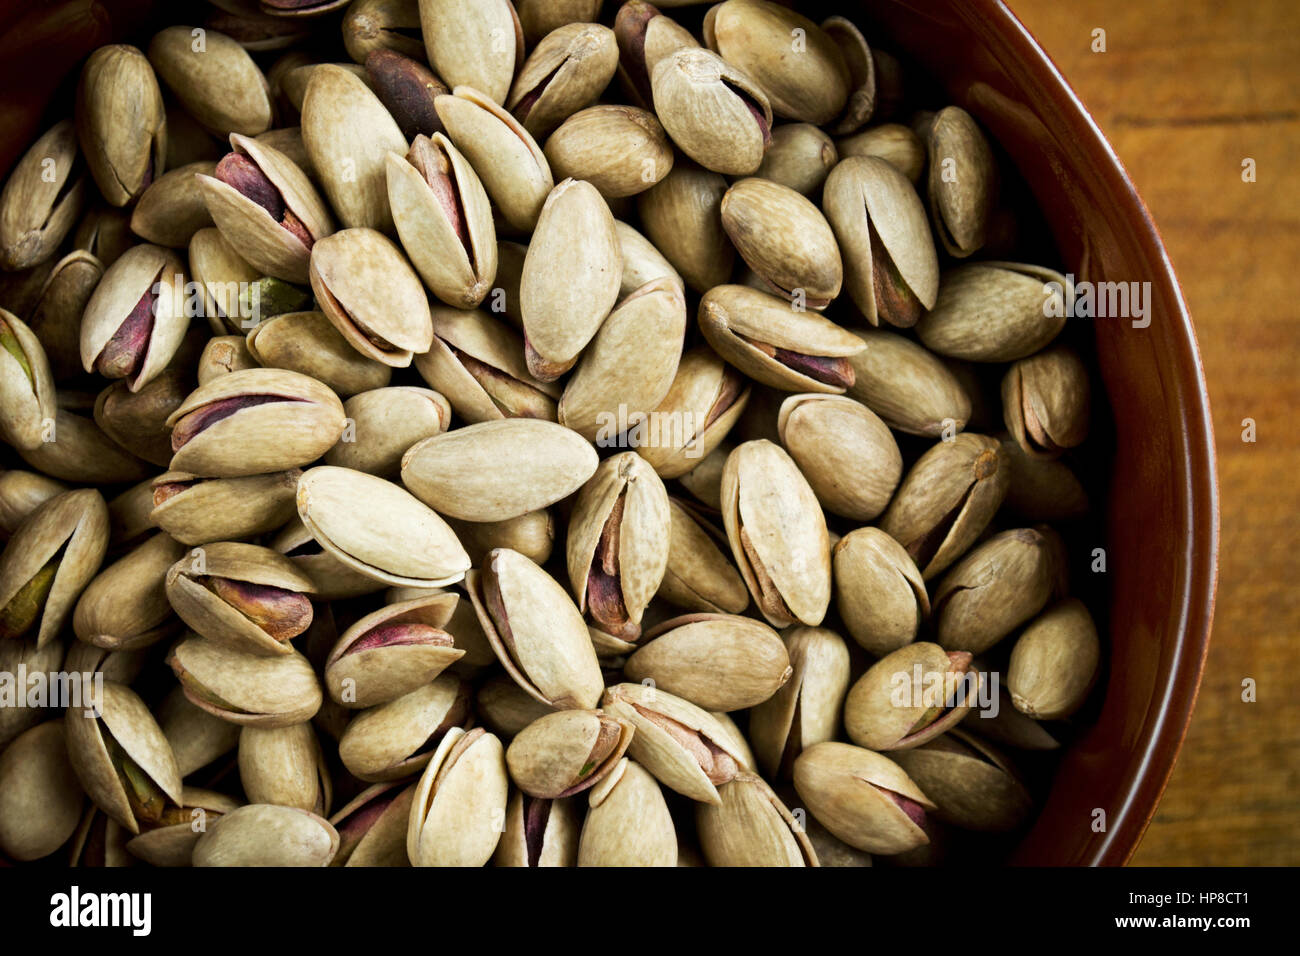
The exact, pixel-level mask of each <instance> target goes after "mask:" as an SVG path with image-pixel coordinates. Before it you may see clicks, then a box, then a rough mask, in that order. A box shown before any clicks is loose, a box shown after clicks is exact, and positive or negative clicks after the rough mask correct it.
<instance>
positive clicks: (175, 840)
mask: <svg viewBox="0 0 1300 956" xmlns="http://www.w3.org/2000/svg"><path fill="white" fill-rule="evenodd" d="M239 806H240V802H239V801H238V800H235V799H233V798H231V797H228V796H226V795H225V794H224V793H217V792H216V791H214V790H205V789H203V788H201V787H184V788H183V789H182V790H181V802H180V805H179V806H177V807H171V808H169V809H168V811H167V813H166V814H165V815H164V816H163V822H162V824H161V825H160V826H158V827H155V828H154V829H152V830H146V831H144V832H143V833H140V834H139V835H137V836H135V837H132V838H131V839H130V840H129V841H128V842H127V844H126V849H127V851H128V852H129V853H130V854H131V855H132V856H134V857H136V858H137V859H140V860H143V861H144V862H145V863H148V864H149V865H150V866H165V867H183V866H189V865H190V863H191V860H192V858H193V855H194V844H196V843H198V842H199V837H200V836H202V835H203V834H204V833H206V832H207V828H208V824H209V823H210V822H212V823H215V822H216V821H217V820H219V819H220V818H221V817H222V816H223V815H224V814H227V813H230V812H231V811H232V810H235V809H236V808H237V807H239Z"/></svg>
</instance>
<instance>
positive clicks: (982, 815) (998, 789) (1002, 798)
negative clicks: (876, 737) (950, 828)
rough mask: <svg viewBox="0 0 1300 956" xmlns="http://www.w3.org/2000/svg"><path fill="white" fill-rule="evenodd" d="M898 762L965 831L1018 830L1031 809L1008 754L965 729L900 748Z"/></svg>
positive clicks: (941, 815)
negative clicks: (911, 747) (901, 749)
mask: <svg viewBox="0 0 1300 956" xmlns="http://www.w3.org/2000/svg"><path fill="white" fill-rule="evenodd" d="M894 760H896V761H897V762H898V765H899V766H900V767H902V768H903V769H904V770H905V771H907V775H908V776H909V777H911V778H912V779H913V780H915V781H916V784H917V786H919V787H923V788H924V789H925V793H926V796H928V797H929V798H930V799H931V800H933V801H934V804H935V811H934V815H935V816H936V817H937V818H938V819H940V820H942V821H944V822H946V823H951V824H953V825H954V826H959V827H961V828H962V829H964V830H978V831H983V832H990V831H991V832H995V833H1003V832H1006V831H1008V830H1014V829H1015V828H1016V827H1018V826H1019V825H1020V824H1021V823H1022V822H1023V821H1024V820H1025V818H1026V817H1027V816H1028V815H1029V813H1030V811H1032V809H1033V800H1032V799H1031V798H1030V796H1029V791H1028V790H1026V789H1025V786H1024V784H1022V783H1021V782H1020V780H1019V779H1018V778H1017V777H1016V775H1015V773H1014V772H1013V771H1012V769H1011V766H1010V764H1009V763H1008V762H1007V760H1006V758H1005V757H1004V756H1003V755H1002V754H1000V753H999V752H998V751H997V750H995V749H994V748H993V747H991V746H990V745H988V744H986V743H984V742H982V741H981V740H979V738H977V737H975V736H974V735H972V734H967V733H965V732H963V731H961V730H952V731H950V732H949V733H946V734H944V735H943V736H942V737H937V738H935V739H934V740H932V741H930V742H929V743H928V744H923V745H921V746H920V747H917V748H916V749H915V750H905V751H901V752H900V753H898V754H897V755H896V756H895V757H894Z"/></svg>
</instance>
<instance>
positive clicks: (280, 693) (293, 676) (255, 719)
mask: <svg viewBox="0 0 1300 956" xmlns="http://www.w3.org/2000/svg"><path fill="white" fill-rule="evenodd" d="M167 664H168V666H170V667H171V669H172V671H173V673H175V674H176V677H177V679H178V680H179V681H180V682H181V686H182V687H183V688H185V696H186V697H188V698H189V699H190V702H191V703H193V704H195V705H197V706H198V707H200V708H201V709H203V710H206V711H207V712H208V713H210V714H213V715H214V716H217V717H220V718H221V719H222V720H226V721H229V722H230V723H232V724H240V725H241V726H245V727H288V726H289V725H291V724H300V723H302V722H303V721H304V720H310V719H311V717H312V715H314V714H315V713H316V711H318V710H319V709H320V705H321V699H322V698H321V689H320V684H319V683H317V681H316V674H315V672H314V671H313V670H312V666H311V664H310V663H308V661H307V658H305V657H303V656H302V655H301V654H299V653H297V652H291V653H289V654H283V655H277V656H275V657H255V656H254V655H252V654H245V653H243V652H241V651H237V650H234V649H233V648H231V647H229V646H227V645H224V644H218V643H216V642H215V641H209V640H205V639H204V638H201V637H187V638H186V639H185V640H183V641H182V642H181V643H180V644H178V645H177V646H176V647H174V648H173V649H172V651H171V653H170V654H169V655H168V656H167Z"/></svg>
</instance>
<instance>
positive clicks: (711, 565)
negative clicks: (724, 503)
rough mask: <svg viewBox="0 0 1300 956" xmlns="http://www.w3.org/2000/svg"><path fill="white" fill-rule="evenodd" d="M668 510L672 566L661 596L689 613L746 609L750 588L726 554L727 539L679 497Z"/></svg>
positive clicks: (738, 611)
mask: <svg viewBox="0 0 1300 956" xmlns="http://www.w3.org/2000/svg"><path fill="white" fill-rule="evenodd" d="M668 510H669V518H670V521H671V524H670V527H669V536H668V564H667V565H666V566H665V567H664V578H663V581H662V582H661V583H660V585H659V591H658V597H661V598H663V599H664V600H665V601H667V602H668V603H670V604H674V605H676V606H677V607H680V608H683V609H685V610H688V611H702V612H712V613H718V614H739V613H740V612H741V611H743V610H745V608H746V607H748V606H749V589H748V588H746V587H745V579H744V578H742V577H741V576H740V572H739V571H737V570H736V566H735V565H734V564H732V562H731V559H730V558H729V557H728V555H727V553H726V552H727V551H728V550H729V548H728V545H727V540H726V536H725V535H724V534H723V533H722V531H721V530H720V529H718V528H716V527H713V526H712V525H710V524H707V523H706V522H705V521H704V520H703V519H702V518H701V517H700V516H699V515H698V514H697V513H696V511H695V509H694V508H693V507H688V506H686V505H684V504H682V503H681V502H679V501H678V500H677V499H675V498H669V499H668Z"/></svg>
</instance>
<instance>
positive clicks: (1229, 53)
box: [1009, 0, 1300, 866]
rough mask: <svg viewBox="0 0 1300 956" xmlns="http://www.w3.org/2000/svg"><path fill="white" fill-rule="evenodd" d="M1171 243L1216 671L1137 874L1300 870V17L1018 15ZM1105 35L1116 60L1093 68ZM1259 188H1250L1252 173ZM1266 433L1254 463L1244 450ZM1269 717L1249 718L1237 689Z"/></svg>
mask: <svg viewBox="0 0 1300 956" xmlns="http://www.w3.org/2000/svg"><path fill="white" fill-rule="evenodd" d="M1009 5H1010V6H1011V7H1012V9H1014V10H1015V12H1016V14H1017V15H1018V16H1019V17H1020V18H1021V20H1022V21H1023V22H1024V23H1025V25H1026V26H1027V27H1028V28H1029V29H1030V31H1031V32H1032V33H1033V34H1034V35H1035V36H1036V37H1037V38H1038V39H1039V42H1040V43H1041V44H1042V45H1043V47H1044V48H1045V49H1046V50H1047V51H1048V53H1049V54H1051V56H1052V57H1053V58H1054V59H1055V60H1056V62H1057V64H1058V65H1059V66H1060V67H1061V71H1062V72H1063V73H1064V74H1065V76H1066V78H1067V79H1068V80H1069V81H1070V83H1071V84H1072V85H1073V86H1074V88H1075V90H1076V91H1077V92H1078V93H1079V95H1080V96H1081V97H1082V99H1083V100H1084V102H1085V103H1086V104H1087V105H1088V107H1089V109H1090V110H1091V111H1092V113H1093V115H1094V116H1095V117H1096V119H1097V121H1098V123H1099V124H1100V125H1101V127H1102V129H1103V130H1105V132H1106V134H1107V135H1108V136H1109V138H1110V141H1111V142H1112V143H1113V144H1114V146H1115V149H1116V151H1117V152H1118V154H1119V156H1120V158H1121V159H1122V160H1123V162H1124V164H1125V166H1127V168H1128V170H1129V173H1130V174H1131V176H1132V178H1133V181H1134V182H1135V184H1136V185H1137V188H1138V192H1139V193H1140V194H1141V195H1142V196H1143V198H1144V199H1145V200H1146V203H1147V205H1148V207H1149V208H1150V210H1151V212H1152V214H1153V216H1154V217H1155V220H1156V223H1157V224H1158V225H1159V227H1160V231H1161V234H1162V235H1163V236H1164V240H1165V244H1166V246H1167V247H1168V250H1169V253H1170V256H1171V257H1172V259H1173V262H1174V266H1175V269H1176V271H1177V274H1178V276H1179V278H1180V280H1181V282H1182V287H1183V292H1184V294H1185V296H1186V298H1187V302H1188V305H1189V307H1190V309H1191V313H1192V316H1193V318H1194V320H1195V323H1196V330H1197V336H1198V338H1199V340H1200V346H1201V353H1202V355H1203V357H1204V361H1205V374H1206V378H1207V380H1208V383H1209V391H1210V401H1211V406H1212V409H1213V414H1214V431H1215V437H1216V442H1217V445H1218V452H1219V480H1220V493H1221V496H1222V525H1223V533H1222V550H1221V555H1220V577H1219V596H1218V604H1217V608H1216V612H1215V622H1214V631H1213V637H1212V640H1211V645H1210V654H1209V660H1208V662H1207V664H1206V668H1205V677H1204V681H1203V682H1202V685H1201V693H1200V699H1199V701H1198V703H1197V707H1196V712H1195V715H1194V716H1193V718H1192V724H1191V729H1190V730H1189V732H1188V735H1187V740H1186V743H1185V745H1184V748H1183V752H1182V755H1181V756H1180V758H1179V761H1178V765H1177V767H1176V768H1175V770H1174V774H1173V778H1172V780H1171V781H1170V785H1169V789H1168V790H1167V791H1166V793H1165V796H1164V800H1163V801H1162V803H1161V805H1160V808H1159V810H1158V811H1157V812H1156V815H1155V818H1154V820H1153V821H1152V823H1151V826H1150V828H1149V829H1148V830H1147V833H1146V836H1145V838H1144V840H1143V842H1142V845H1141V846H1140V847H1139V849H1138V852H1137V854H1136V855H1135V856H1134V858H1133V862H1134V864H1136V865H1227V866H1232V865H1249V864H1290V865H1295V864H1296V863H1300V693H1297V691H1296V687H1297V683H1296V681H1295V679H1294V677H1293V675H1292V674H1291V669H1290V664H1291V662H1292V661H1293V660H1295V658H1296V654H1295V651H1296V648H1297V635H1298V634H1300V587H1298V586H1297V580H1300V480H1298V476H1300V440H1297V433H1296V422H1295V415H1296V411H1297V409H1300V306H1297V298H1296V296H1295V294H1294V293H1293V292H1292V291H1291V290H1290V288H1289V286H1290V283H1292V282H1294V281H1297V279H1298V278H1300V192H1298V191H1297V187H1296V178H1295V177H1296V172H1297V166H1298V164H1300V4H1297V3H1295V2H1294V0H1257V2H1256V0H1228V2H1224V0H1141V2H1134V0H1072V2H1070V3H1061V2H1059V0H1009ZM1097 28H1101V29H1104V30H1105V31H1106V52H1104V53H1094V52H1093V51H1092V49H1091V46H1092V43H1093V31H1094V30H1095V29H1097ZM1248 157H1249V158H1252V159H1254V160H1255V164H1256V182H1254V183H1247V182H1243V181H1242V161H1243V160H1244V159H1246V158H1248ZM1245 419H1252V420H1253V421H1254V422H1255V426H1256V430H1257V440H1256V441H1255V442H1254V443H1248V442H1245V441H1243V439H1242V435H1243V421H1244V420H1245ZM1247 678H1250V679H1253V680H1254V681H1255V684H1256V702H1255V703H1246V702H1243V700H1242V693H1243V689H1242V682H1243V681H1244V680H1246V679H1247Z"/></svg>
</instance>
